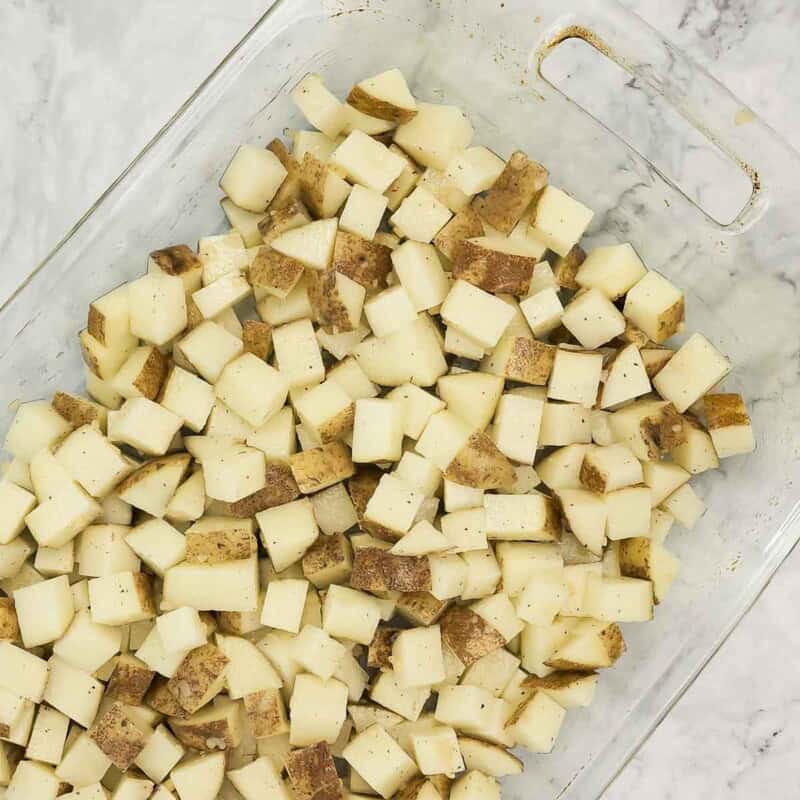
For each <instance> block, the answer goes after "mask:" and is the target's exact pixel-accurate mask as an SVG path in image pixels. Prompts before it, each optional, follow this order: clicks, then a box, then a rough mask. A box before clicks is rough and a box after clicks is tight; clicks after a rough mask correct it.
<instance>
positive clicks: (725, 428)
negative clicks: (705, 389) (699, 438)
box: [703, 394, 756, 458]
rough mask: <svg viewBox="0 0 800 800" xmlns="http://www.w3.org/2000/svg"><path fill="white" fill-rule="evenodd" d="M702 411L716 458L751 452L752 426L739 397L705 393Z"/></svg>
mask: <svg viewBox="0 0 800 800" xmlns="http://www.w3.org/2000/svg"><path fill="white" fill-rule="evenodd" d="M703 410H704V412H705V415H706V421H707V423H708V432H709V434H710V435H711V441H712V442H713V444H714V450H715V451H716V453H717V456H719V458H728V457H729V456H737V455H741V454H742V453H750V452H752V451H753V450H754V449H755V446H756V442H755V437H754V435H753V426H752V424H751V422H750V416H749V414H748V413H747V408H746V406H745V404H744V400H743V399H742V397H741V395H738V394H707V395H706V396H705V397H704V398H703Z"/></svg>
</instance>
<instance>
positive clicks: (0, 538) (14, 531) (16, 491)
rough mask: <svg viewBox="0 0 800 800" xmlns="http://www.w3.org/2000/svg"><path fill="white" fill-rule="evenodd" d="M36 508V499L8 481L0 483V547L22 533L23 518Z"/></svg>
mask: <svg viewBox="0 0 800 800" xmlns="http://www.w3.org/2000/svg"><path fill="white" fill-rule="evenodd" d="M35 506H36V497H35V496H34V495H33V494H31V493H30V492H28V491H26V490H25V489H23V488H21V487H20V486H17V485H16V484H14V483H11V482H9V481H8V480H3V481H0V545H2V544H8V543H9V542H10V541H12V540H13V539H16V538H17V536H19V534H20V533H22V530H23V528H24V527H25V517H26V516H27V515H28V514H29V513H30V512H31V511H33V509H34V508H35Z"/></svg>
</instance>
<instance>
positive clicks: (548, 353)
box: [481, 336, 558, 386]
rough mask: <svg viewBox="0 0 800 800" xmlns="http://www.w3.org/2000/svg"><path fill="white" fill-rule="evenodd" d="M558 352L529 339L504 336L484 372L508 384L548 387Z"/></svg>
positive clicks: (486, 359)
mask: <svg viewBox="0 0 800 800" xmlns="http://www.w3.org/2000/svg"><path fill="white" fill-rule="evenodd" d="M557 352H558V348H556V347H553V345H550V344H545V343H544V342H539V341H536V340H535V339H531V338H529V337H527V336H503V337H502V338H501V339H500V341H499V342H498V344H497V347H495V348H494V350H493V351H492V352H491V354H490V355H488V356H486V358H485V359H484V360H483V362H482V363H481V369H482V370H483V371H485V372H491V373H492V374H494V375H500V376H501V377H504V378H508V379H509V380H515V381H519V382H520V383H527V384H530V385H532V386H546V385H547V382H548V380H549V378H550V374H551V372H552V370H553V363H554V360H555V356H556V353H557Z"/></svg>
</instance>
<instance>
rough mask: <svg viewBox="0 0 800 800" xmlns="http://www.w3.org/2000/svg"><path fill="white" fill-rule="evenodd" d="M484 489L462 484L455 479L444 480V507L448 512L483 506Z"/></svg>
mask: <svg viewBox="0 0 800 800" xmlns="http://www.w3.org/2000/svg"><path fill="white" fill-rule="evenodd" d="M483 495H484V491H483V489H474V488H473V487H471V486H462V485H461V484H458V483H454V482H453V481H449V480H445V482H444V508H445V511H447V512H448V513H453V512H455V511H465V510H467V509H470V508H483Z"/></svg>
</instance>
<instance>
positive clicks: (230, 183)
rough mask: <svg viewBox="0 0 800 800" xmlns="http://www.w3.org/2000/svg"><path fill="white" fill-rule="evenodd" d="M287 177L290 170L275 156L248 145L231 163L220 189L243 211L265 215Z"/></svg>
mask: <svg viewBox="0 0 800 800" xmlns="http://www.w3.org/2000/svg"><path fill="white" fill-rule="evenodd" d="M286 175H287V170H286V168H285V167H284V166H283V164H281V162H280V161H279V160H278V158H277V156H276V155H275V154H274V153H273V152H271V151H270V150H267V149H265V148H262V147H256V146H255V145H250V144H244V145H242V146H241V147H240V148H239V149H238V150H237V151H236V154H235V155H234V157H233V158H232V159H231V162H230V164H228V166H227V168H226V170H225V174H224V175H223V176H222V178H221V180H220V182H219V185H220V188H221V189H222V191H223V192H225V194H227V195H228V197H230V198H231V200H233V202H234V203H236V205H237V206H239V207H240V208H244V209H246V210H248V211H265V210H266V208H267V206H268V205H269V203H270V201H271V200H272V198H273V197H274V196H275V193H276V192H277V191H278V188H279V187H280V185H281V184H282V183H283V181H284V179H285V178H286Z"/></svg>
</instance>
